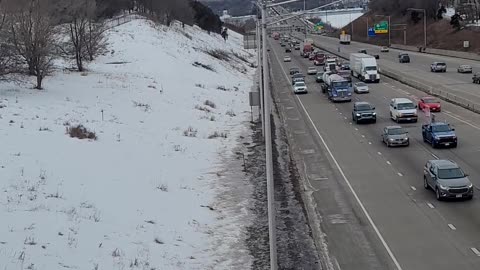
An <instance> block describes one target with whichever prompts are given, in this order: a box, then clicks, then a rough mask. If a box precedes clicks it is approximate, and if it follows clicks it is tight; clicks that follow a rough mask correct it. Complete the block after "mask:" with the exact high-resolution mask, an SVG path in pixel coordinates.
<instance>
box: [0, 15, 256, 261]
mask: <svg viewBox="0 0 480 270" xmlns="http://www.w3.org/2000/svg"><path fill="white" fill-rule="evenodd" d="M229 34H230V37H229V39H228V41H227V42H224V41H223V39H221V37H220V36H218V35H213V34H212V35H208V34H207V33H206V32H204V31H201V30H200V29H199V28H198V27H188V26H186V27H185V29H184V30H182V28H181V27H180V26H178V25H177V26H174V27H172V28H166V27H163V26H155V25H153V24H152V23H150V22H147V21H145V20H134V21H132V22H129V23H127V24H124V25H121V26H118V27H116V28H114V29H113V30H112V31H111V32H110V33H109V38H108V42H109V52H108V53H107V54H106V55H104V56H102V57H100V58H99V59H98V60H97V61H95V62H94V63H91V64H90V65H89V66H88V72H84V73H78V72H71V71H69V70H68V69H64V67H65V66H58V69H57V71H56V72H55V74H53V76H51V77H48V78H47V79H46V80H45V84H44V87H45V90H43V91H37V90H33V89H32V86H31V85H30V84H28V83H27V84H23V85H17V84H7V83H0V141H1V146H2V151H1V152H0V188H1V189H0V190H1V196H0V220H1V222H0V269H1V270H16V269H36V270H54V269H80V270H90V269H92V270H93V269H97V270H103V269H108V270H110V269H231V268H232V267H231V265H230V264H231V263H233V262H231V261H229V260H230V259H231V258H232V257H235V259H236V260H237V261H238V260H241V261H242V262H243V263H245V264H244V265H248V263H249V260H250V258H249V255H248V253H247V252H245V251H244V250H243V249H244V247H243V246H242V244H241V240H242V239H241V235H242V234H243V230H244V229H245V228H244V226H243V225H242V221H244V222H246V220H247V216H248V210H247V209H242V207H245V206H242V199H239V202H238V207H239V208H240V210H241V211H237V214H236V215H233V216H232V215H231V213H230V214H229V215H228V219H225V216H226V213H223V214H220V213H221V211H222V209H221V207H222V204H223V205H224V204H225V202H218V201H216V198H218V196H219V193H220V192H222V190H221V188H217V187H218V186H219V183H218V181H220V179H221V181H228V179H224V178H221V177H220V176H219V174H218V173H217V172H218V171H219V170H225V168H224V167H223V166H224V165H223V161H222V158H223V157H225V156H229V155H233V153H232V151H233V149H234V147H235V146H236V145H237V144H238V138H239V136H240V135H241V134H245V133H247V136H248V130H247V127H248V121H249V120H250V107H249V106H248V92H249V91H250V90H251V87H252V85H253V81H252V79H253V74H254V69H253V68H251V67H250V64H249V63H247V62H253V61H254V59H253V55H252V54H250V53H249V52H246V51H244V50H243V49H242V46H243V43H242V42H243V37H242V36H240V35H238V34H235V33H233V32H232V31H229ZM208 51H209V52H210V53H207V52H208ZM212 55H213V56H212ZM214 56H215V57H214ZM217 58H224V60H219V59H217ZM78 124H81V125H83V126H85V127H86V128H87V129H89V130H91V131H94V132H95V134H96V136H97V139H96V140H80V139H77V138H71V137H70V136H69V135H68V134H66V129H67V128H69V127H72V126H75V125H78ZM230 169H231V170H233V169H234V168H230ZM241 184H243V183H238V184H237V183H235V185H236V186H238V185H241ZM235 185H232V186H235ZM244 203H245V202H244ZM245 205H246V203H245ZM225 207H226V206H225ZM238 213H240V214H238ZM231 252H233V253H234V255H235V256H232V257H231V256H227V255H225V254H228V253H231Z"/></svg>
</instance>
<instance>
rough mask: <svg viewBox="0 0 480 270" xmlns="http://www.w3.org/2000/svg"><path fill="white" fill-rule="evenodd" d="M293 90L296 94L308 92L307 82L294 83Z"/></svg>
mask: <svg viewBox="0 0 480 270" xmlns="http://www.w3.org/2000/svg"><path fill="white" fill-rule="evenodd" d="M293 92H294V93H295V94H298V93H307V85H306V84H305V82H296V83H295V84H294V85H293Z"/></svg>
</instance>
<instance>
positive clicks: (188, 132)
mask: <svg viewBox="0 0 480 270" xmlns="http://www.w3.org/2000/svg"><path fill="white" fill-rule="evenodd" d="M197 133H198V131H197V130H196V129H194V128H193V127H191V126H190V127H188V128H187V129H186V130H184V131H183V136H185V137H197Z"/></svg>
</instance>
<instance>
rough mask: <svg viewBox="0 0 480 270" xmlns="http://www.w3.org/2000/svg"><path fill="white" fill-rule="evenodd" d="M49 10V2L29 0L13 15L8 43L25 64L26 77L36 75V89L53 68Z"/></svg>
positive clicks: (53, 37)
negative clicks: (9, 42)
mask: <svg viewBox="0 0 480 270" xmlns="http://www.w3.org/2000/svg"><path fill="white" fill-rule="evenodd" d="M49 7H50V6H49V0H28V1H24V2H22V3H21V4H20V5H19V8H18V9H16V10H15V11H14V12H13V14H12V20H13V21H12V24H11V34H12V39H11V41H12V44H13V46H14V48H15V50H16V53H17V54H18V55H20V56H21V57H22V58H23V59H24V60H25V62H26V63H27V65H28V74H29V75H33V76H36V78H37V84H36V86H35V88H37V89H42V82H43V79H44V78H45V76H47V75H49V73H50V72H51V71H52V68H53V65H52V62H53V59H54V44H53V41H54V40H55V24H54V23H53V20H52V16H51V13H50V12H49Z"/></svg>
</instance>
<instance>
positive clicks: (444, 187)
mask: <svg viewBox="0 0 480 270" xmlns="http://www.w3.org/2000/svg"><path fill="white" fill-rule="evenodd" d="M438 187H439V188H440V189H443V190H447V189H448V187H446V186H444V185H438Z"/></svg>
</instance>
